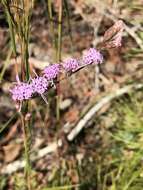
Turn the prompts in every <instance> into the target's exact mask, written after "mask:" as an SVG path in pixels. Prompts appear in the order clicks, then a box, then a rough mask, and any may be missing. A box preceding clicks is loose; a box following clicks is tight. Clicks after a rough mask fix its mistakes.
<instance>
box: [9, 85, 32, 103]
mask: <svg viewBox="0 0 143 190" xmlns="http://www.w3.org/2000/svg"><path fill="white" fill-rule="evenodd" d="M10 92H11V94H12V99H13V100H14V101H22V100H28V99H29V98H31V96H32V94H33V88H32V86H31V84H27V83H19V84H17V85H15V87H14V88H13V89H11V90H10Z"/></svg>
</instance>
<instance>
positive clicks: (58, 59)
mask: <svg viewBox="0 0 143 190" xmlns="http://www.w3.org/2000/svg"><path fill="white" fill-rule="evenodd" d="M62 8H63V7H62V0H61V1H60V5H59V15H58V40H57V53H56V61H57V62H59V61H61V48H62ZM56 118H57V123H58V124H60V83H59V84H58V85H57V105H56Z"/></svg>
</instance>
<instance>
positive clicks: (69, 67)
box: [62, 58, 79, 72]
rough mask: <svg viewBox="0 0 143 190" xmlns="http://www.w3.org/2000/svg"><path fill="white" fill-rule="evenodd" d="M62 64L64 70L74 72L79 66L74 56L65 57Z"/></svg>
mask: <svg viewBox="0 0 143 190" xmlns="http://www.w3.org/2000/svg"><path fill="white" fill-rule="evenodd" d="M62 65H63V68H64V69H65V71H66V72H70V71H71V72H74V71H76V70H77V69H78V68H79V61H78V60H77V59H74V58H69V59H66V60H65V61H64V62H63V64H62Z"/></svg>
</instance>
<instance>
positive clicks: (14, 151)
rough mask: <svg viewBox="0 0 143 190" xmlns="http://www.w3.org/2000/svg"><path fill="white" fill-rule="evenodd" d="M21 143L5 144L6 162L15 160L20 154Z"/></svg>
mask: <svg viewBox="0 0 143 190" xmlns="http://www.w3.org/2000/svg"><path fill="white" fill-rule="evenodd" d="M20 150H21V144H16V143H11V144H8V145H6V146H3V151H4V160H5V162H6V163H8V162H12V161H14V160H15V159H16V158H17V157H18V156H19V154H20Z"/></svg>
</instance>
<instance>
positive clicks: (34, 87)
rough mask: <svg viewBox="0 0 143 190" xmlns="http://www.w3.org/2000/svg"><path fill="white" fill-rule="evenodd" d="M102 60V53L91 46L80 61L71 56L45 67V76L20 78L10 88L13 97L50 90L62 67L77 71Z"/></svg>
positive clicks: (16, 99) (25, 96)
mask: <svg viewBox="0 0 143 190" xmlns="http://www.w3.org/2000/svg"><path fill="white" fill-rule="evenodd" d="M102 62H103V56H102V54H101V53H100V52H99V51H97V50H96V49H95V48H90V49H89V50H87V51H86V52H85V53H84V55H83V56H82V58H81V61H80V62H79V61H78V60H77V59H75V58H69V59H66V60H64V61H63V63H61V64H59V63H58V64H57V63H56V64H53V65H50V66H47V67H45V68H44V70H43V72H42V73H43V76H37V77H36V78H31V81H30V82H29V83H24V82H20V81H19V79H18V84H17V85H15V86H14V87H13V88H12V89H11V90H10V92H11V95H12V99H13V100H14V101H23V100H28V99H30V98H32V96H33V95H34V94H40V95H41V96H43V93H45V92H46V91H47V90H48V87H49V85H50V82H54V81H53V80H54V79H56V78H57V77H58V75H59V74H60V72H61V70H62V69H63V70H64V72H67V73H68V72H75V71H76V70H78V69H79V68H80V67H83V66H86V65H89V64H99V63H102Z"/></svg>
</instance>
